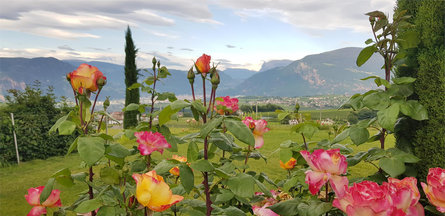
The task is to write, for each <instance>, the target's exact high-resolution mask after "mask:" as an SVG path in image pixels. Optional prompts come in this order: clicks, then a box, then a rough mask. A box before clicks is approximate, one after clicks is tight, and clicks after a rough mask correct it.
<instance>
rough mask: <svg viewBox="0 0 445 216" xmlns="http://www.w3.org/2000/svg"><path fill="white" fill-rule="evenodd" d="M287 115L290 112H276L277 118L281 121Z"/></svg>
mask: <svg viewBox="0 0 445 216" xmlns="http://www.w3.org/2000/svg"><path fill="white" fill-rule="evenodd" d="M288 115H290V113H288V112H282V113H278V120H280V121H282V120H283V119H285V118H286V117H287V116H288Z"/></svg>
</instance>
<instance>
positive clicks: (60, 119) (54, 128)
mask: <svg viewBox="0 0 445 216" xmlns="http://www.w3.org/2000/svg"><path fill="white" fill-rule="evenodd" d="M70 114H71V112H70V113H68V114H67V115H65V116H62V117H60V118H59V119H58V120H57V121H56V123H54V125H53V126H52V127H51V128H50V129H49V133H52V132H56V130H57V129H58V128H59V126H60V125H61V124H62V122H64V121H66V119H67V118H68V116H69V115H70Z"/></svg>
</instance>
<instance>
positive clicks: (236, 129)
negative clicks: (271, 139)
mask: <svg viewBox="0 0 445 216" xmlns="http://www.w3.org/2000/svg"><path fill="white" fill-rule="evenodd" d="M224 123H225V125H226V128H227V130H229V131H230V133H232V134H233V135H234V136H235V137H236V138H237V139H238V140H240V141H241V142H243V143H246V144H248V145H250V146H255V138H254V137H253V134H252V131H251V130H250V129H249V128H248V127H247V126H246V125H245V124H244V123H243V122H242V121H237V120H232V119H224Z"/></svg>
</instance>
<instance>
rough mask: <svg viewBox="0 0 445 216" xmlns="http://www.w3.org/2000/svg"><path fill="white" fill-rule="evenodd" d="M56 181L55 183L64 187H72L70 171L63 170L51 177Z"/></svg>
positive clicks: (67, 169)
mask: <svg viewBox="0 0 445 216" xmlns="http://www.w3.org/2000/svg"><path fill="white" fill-rule="evenodd" d="M52 177H53V178H55V179H56V181H57V183H59V184H61V185H63V186H65V187H71V186H73V185H74V179H73V177H71V171H70V169H69V168H64V169H61V170H59V171H57V172H56V173H54V174H53V175H52Z"/></svg>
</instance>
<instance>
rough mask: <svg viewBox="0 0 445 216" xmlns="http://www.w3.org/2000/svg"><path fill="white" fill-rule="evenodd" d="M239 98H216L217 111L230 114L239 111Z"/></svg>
mask: <svg viewBox="0 0 445 216" xmlns="http://www.w3.org/2000/svg"><path fill="white" fill-rule="evenodd" d="M238 109H239V108H238V98H230V97H229V96H225V97H218V98H216V106H215V111H216V112H217V113H218V114H220V115H224V114H226V115H230V114H232V113H235V112H236V111H238Z"/></svg>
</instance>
